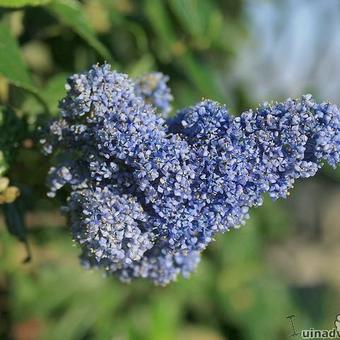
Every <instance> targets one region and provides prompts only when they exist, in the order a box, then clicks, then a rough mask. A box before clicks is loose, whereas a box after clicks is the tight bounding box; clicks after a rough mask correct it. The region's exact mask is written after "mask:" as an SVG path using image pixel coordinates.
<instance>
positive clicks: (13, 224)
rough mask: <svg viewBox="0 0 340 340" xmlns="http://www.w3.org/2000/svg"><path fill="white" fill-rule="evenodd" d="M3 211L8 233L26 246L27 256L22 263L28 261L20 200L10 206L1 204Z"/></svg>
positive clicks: (28, 253) (29, 256)
mask: <svg viewBox="0 0 340 340" xmlns="http://www.w3.org/2000/svg"><path fill="white" fill-rule="evenodd" d="M3 211H4V216H5V222H6V226H7V230H8V232H9V233H10V234H12V235H13V236H15V237H16V238H17V239H18V240H19V241H21V242H23V243H24V244H25V246H26V250H27V256H26V258H25V259H24V262H28V261H30V259H31V252H30V248H29V245H28V242H27V229H26V224H25V219H24V211H23V207H22V204H21V201H20V199H19V200H17V201H16V202H14V203H11V204H3Z"/></svg>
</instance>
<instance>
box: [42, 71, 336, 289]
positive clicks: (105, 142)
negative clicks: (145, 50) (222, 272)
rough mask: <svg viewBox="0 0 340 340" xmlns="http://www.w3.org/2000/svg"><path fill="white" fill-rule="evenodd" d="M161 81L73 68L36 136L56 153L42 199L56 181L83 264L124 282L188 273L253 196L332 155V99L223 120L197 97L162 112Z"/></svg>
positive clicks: (164, 92) (166, 96)
mask: <svg viewBox="0 0 340 340" xmlns="http://www.w3.org/2000/svg"><path fill="white" fill-rule="evenodd" d="M166 81H167V78H165V77H164V76H163V75H161V74H159V73H152V74H150V75H146V76H145V77H143V78H141V79H138V80H136V81H132V80H130V79H129V78H128V76H126V75H124V74H121V73H117V72H115V71H111V70H110V67H109V66H108V65H104V66H93V67H92V68H91V69H90V70H89V71H88V72H86V73H82V74H76V75H73V76H72V77H70V78H69V80H68V84H67V91H68V92H67V96H66V97H65V98H64V99H63V100H62V102H61V104H60V112H61V118H60V119H59V120H56V121H54V122H53V123H51V124H50V125H49V127H48V131H47V133H46V136H45V139H43V140H42V143H43V146H44V150H45V152H46V153H55V154H56V158H55V159H56V164H55V166H54V167H52V168H51V170H50V174H49V183H50V188H51V190H50V195H51V196H54V195H55V193H56V191H58V190H59V189H61V188H63V187H65V188H66V192H67V195H68V199H67V207H66V208H65V210H66V211H67V213H68V215H69V218H70V223H71V228H72V233H73V238H74V240H75V241H76V242H77V243H78V244H79V245H80V247H81V249H82V255H81V258H82V262H83V264H84V265H85V266H88V267H99V268H102V269H103V270H105V271H106V272H107V273H109V274H110V273H112V274H115V275H116V276H118V277H119V278H120V279H121V280H123V281H127V282H128V281H131V280H132V279H135V278H140V277H142V278H148V279H150V280H152V281H153V282H155V283H156V284H159V285H166V284H167V283H169V282H170V281H172V280H175V279H176V277H177V276H178V275H179V274H182V275H183V276H188V275H189V274H190V273H191V272H192V271H193V270H194V269H195V268H196V266H197V264H198V262H199V259H200V254H201V252H202V251H203V250H204V249H205V248H206V246H207V245H208V244H209V243H210V242H211V241H212V240H213V238H214V236H215V235H216V233H218V232H224V231H227V230H229V229H231V228H237V227H238V226H240V225H241V224H243V223H244V222H245V220H246V219H247V218H248V211H249V209H250V208H251V207H254V206H259V205H261V204H262V196H263V194H264V193H269V195H270V196H271V197H272V198H273V199H277V198H280V197H286V196H287V194H288V191H289V189H290V188H291V187H292V186H293V183H294V181H295V179H297V178H300V177H309V176H313V175H314V174H315V173H316V171H317V170H318V169H319V168H320V167H321V165H322V164H323V163H324V162H327V163H329V164H330V165H332V166H334V167H335V166H336V164H337V163H339V161H340V112H339V110H338V108H337V107H336V106H334V105H331V104H329V103H322V104H317V103H316V102H315V101H314V100H313V99H312V97H311V96H310V95H306V96H303V97H302V98H301V99H299V100H292V99H288V100H287V101H286V102H284V103H273V104H271V105H269V104H264V105H263V106H261V107H259V108H258V109H256V110H254V111H252V110H250V111H247V112H244V113H243V114H242V115H241V116H239V117H233V116H231V115H229V113H228V111H227V109H226V107H225V106H222V105H220V104H218V103H216V102H213V101H210V100H205V101H202V102H201V103H198V104H197V105H195V106H193V107H190V108H186V109H184V110H182V111H180V112H178V113H177V115H176V116H175V117H174V118H168V119H166V118H164V117H163V118H162V117H160V115H159V113H161V114H163V115H164V114H165V113H167V112H168V111H169V108H170V106H169V105H170V101H171V99H172V96H171V94H170V90H169V89H168V87H167V85H166Z"/></svg>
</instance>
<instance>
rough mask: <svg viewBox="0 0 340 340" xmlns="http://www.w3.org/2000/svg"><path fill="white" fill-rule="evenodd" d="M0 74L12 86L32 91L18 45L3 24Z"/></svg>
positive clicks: (0, 47) (0, 31)
mask: <svg viewBox="0 0 340 340" xmlns="http://www.w3.org/2000/svg"><path fill="white" fill-rule="evenodd" d="M0 73H1V74H2V75H3V76H5V77H6V78H7V79H8V80H9V81H10V82H12V83H13V84H14V85H16V86H19V87H22V88H25V89H28V90H33V91H34V85H33V83H32V79H31V77H30V75H29V73H28V71H27V67H26V65H25V64H24V62H23V60H22V57H21V53H20V49H19V46H18V43H17V41H16V39H15V38H14V37H13V36H12V34H11V32H10V30H9V29H8V28H7V27H6V26H5V25H4V24H0Z"/></svg>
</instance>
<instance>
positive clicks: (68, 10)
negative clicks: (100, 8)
mask: <svg viewBox="0 0 340 340" xmlns="http://www.w3.org/2000/svg"><path fill="white" fill-rule="evenodd" d="M48 9H49V10H50V11H51V13H53V14H54V15H55V16H57V17H58V18H59V19H60V21H61V22H62V23H64V24H65V25H67V26H69V27H71V28H72V29H73V30H74V31H75V32H76V33H77V34H79V35H80V36H81V37H82V38H83V39H84V40H86V41H87V42H88V44H89V45H90V46H91V47H92V48H94V49H95V50H96V51H97V52H98V54H99V55H101V56H102V58H104V59H105V60H106V61H108V62H109V63H112V58H111V54H110V52H109V51H108V50H107V48H106V47H105V45H103V44H102V43H101V42H100V41H99V40H98V38H97V37H96V34H95V32H94V31H93V29H92V27H91V26H90V25H89V23H88V21H87V20H86V16H85V13H84V11H83V8H82V7H81V6H80V5H79V3H78V2H77V1H72V0H55V1H52V2H51V3H50V4H49V5H48Z"/></svg>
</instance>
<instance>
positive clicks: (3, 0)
mask: <svg viewBox="0 0 340 340" xmlns="http://www.w3.org/2000/svg"><path fill="white" fill-rule="evenodd" d="M49 1H50V0H0V6H4V7H23V6H39V5H44V4H47V3H48V2H49Z"/></svg>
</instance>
